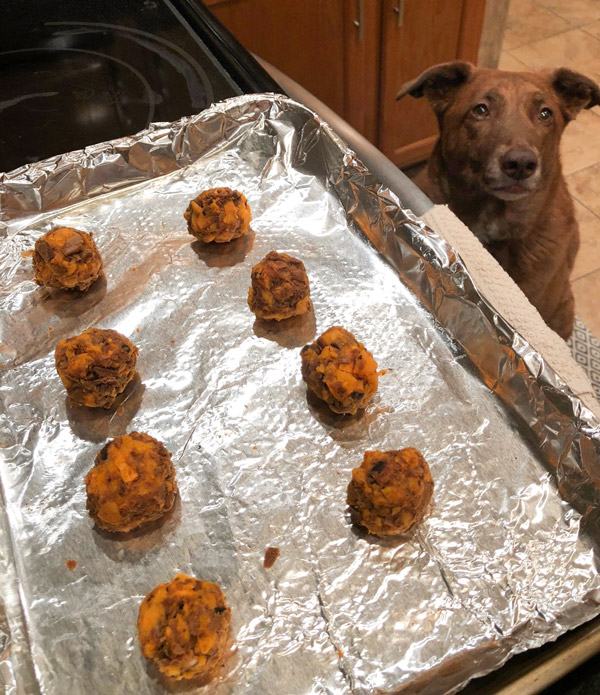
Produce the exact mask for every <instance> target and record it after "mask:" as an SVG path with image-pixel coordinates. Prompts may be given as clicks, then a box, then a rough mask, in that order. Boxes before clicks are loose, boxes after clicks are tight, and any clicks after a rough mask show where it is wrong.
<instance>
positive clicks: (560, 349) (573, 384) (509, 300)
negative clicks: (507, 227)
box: [422, 205, 600, 418]
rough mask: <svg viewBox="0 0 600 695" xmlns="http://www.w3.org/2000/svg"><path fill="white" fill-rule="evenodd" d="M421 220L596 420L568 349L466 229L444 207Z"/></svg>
mask: <svg viewBox="0 0 600 695" xmlns="http://www.w3.org/2000/svg"><path fill="white" fill-rule="evenodd" d="M422 219H423V221H424V222H425V224H427V225H428V226H429V227H431V229H433V230H434V231H435V232H437V233H438V234H439V235H440V236H441V237H442V238H443V239H445V240H446V241H447V242H448V243H449V244H450V245H451V246H452V247H453V248H454V249H455V250H456V251H458V253H459V255H460V257H461V258H462V260H463V262H464V263H465V265H466V267H467V268H468V270H469V273H470V274H471V277H472V278H473V280H474V281H475V284H476V285H477V288H478V289H479V291H480V292H481V294H482V295H483V296H484V297H485V299H487V301H488V302H489V303H490V304H492V306H493V307H494V308H495V309H496V310H497V311H498V313H499V314H500V315H501V316H502V317H503V318H504V319H506V321H508V322H509V323H510V324H511V326H512V327H513V328H514V329H515V330H516V331H517V332H518V333H520V334H521V336H522V337H523V338H524V339H525V340H526V341H527V342H528V343H529V344H530V345H531V346H532V347H533V348H534V349H535V350H536V351H537V352H539V353H540V355H542V357H543V358H544V360H545V361H546V363H547V364H548V365H549V366H550V367H552V369H553V370H554V371H555V372H556V373H557V374H558V375H559V376H560V377H561V379H562V380H563V381H564V382H565V383H566V384H568V385H569V387H570V388H571V390H572V391H573V393H575V394H576V395H577V396H579V398H581V400H582V401H583V403H584V404H585V405H586V406H587V407H588V408H589V409H590V410H591V411H592V412H593V413H594V414H595V415H596V417H599V418H600V404H599V403H598V401H597V400H596V399H595V398H594V391H593V389H592V385H591V383H590V381H589V379H588V378H587V376H586V374H585V372H584V371H583V370H582V369H581V367H580V366H579V365H578V364H577V363H576V362H575V361H574V360H573V358H572V356H571V351H570V350H569V347H568V345H567V344H566V343H565V341H564V340H563V339H562V338H561V337H560V336H559V335H558V334H557V333H555V332H554V331H553V330H552V329H550V328H548V326H547V325H546V324H545V322H544V320H543V319H542V317H541V316H540V315H539V313H538V311H537V309H535V308H534V306H533V305H532V304H530V303H529V300H528V299H527V297H526V296H525V295H524V294H523V292H521V290H520V289H519V288H518V287H517V285H516V284H515V283H514V281H513V280H512V278H511V277H510V276H509V275H508V273H506V272H505V271H504V270H503V269H502V268H501V266H500V265H499V264H498V262H497V261H496V260H495V259H494V258H493V257H492V256H491V255H490V254H489V253H488V252H487V251H486V250H485V248H484V247H483V245H482V244H481V242H480V241H479V240H478V239H477V237H476V236H475V235H474V234H473V233H472V232H471V231H470V230H469V228H468V227H466V226H465V225H464V224H463V223H462V222H461V221H460V220H459V219H458V217H456V215H455V214H454V213H453V212H451V211H450V209H449V208H448V207H447V206H446V205H436V206H435V207H434V208H432V209H431V210H429V211H428V212H427V213H426V214H425V215H424V216H423V218H422Z"/></svg>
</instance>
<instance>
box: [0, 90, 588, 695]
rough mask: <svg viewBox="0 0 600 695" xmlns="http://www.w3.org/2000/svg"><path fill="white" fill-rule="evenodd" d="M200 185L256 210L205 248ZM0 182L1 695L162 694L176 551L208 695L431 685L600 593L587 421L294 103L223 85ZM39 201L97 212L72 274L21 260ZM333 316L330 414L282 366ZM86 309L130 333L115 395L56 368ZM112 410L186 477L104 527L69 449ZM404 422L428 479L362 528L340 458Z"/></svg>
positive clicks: (292, 367)
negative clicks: (401, 526)
mask: <svg viewBox="0 0 600 695" xmlns="http://www.w3.org/2000/svg"><path fill="white" fill-rule="evenodd" d="M218 185H227V186H231V187H232V188H238V189H240V190H242V191H243V192H244V193H245V195H246V197H247V198H248V201H249V203H250V206H251V209H252V212H253V222H252V234H251V235H250V237H249V238H248V239H242V240H240V241H239V242H234V243H233V244H232V245H229V246H227V247H226V248H223V249H221V248H219V249H213V248H208V247H203V246H202V245H200V244H199V243H197V242H192V241H191V237H189V236H188V234H187V232H186V227H185V221H184V220H183V217H182V213H183V211H184V210H185V208H186V206H187V203H188V201H189V200H190V199H191V198H192V197H194V196H195V195H197V193H198V192H200V191H201V190H203V189H205V188H208V187H213V186H218ZM0 202H1V212H0V225H2V228H1V230H0V232H1V233H2V235H3V236H4V237H5V238H4V242H3V245H4V254H3V258H2V260H1V261H0V278H1V294H0V307H1V314H0V329H1V339H2V343H1V346H0V365H1V368H2V384H1V387H0V389H1V390H0V393H1V397H2V405H3V409H2V414H1V416H0V417H1V420H0V443H1V447H2V449H1V450H2V468H1V478H0V482H1V486H2V487H1V493H2V497H1V500H0V501H1V502H2V507H1V508H0V526H1V529H0V530H1V531H2V538H1V545H0V564H1V566H2V570H3V572H2V576H1V577H0V589H1V591H2V597H3V598H2V604H1V605H0V679H1V680H0V682H1V683H3V685H4V688H5V691H6V692H7V693H11V695H12V693H18V694H21V693H26V694H27V695H32V693H35V692H40V693H43V694H44V695H63V694H64V693H70V694H72V695H84V694H86V693H90V692H95V693H106V694H107V695H108V694H110V695H113V694H114V693H117V692H136V693H140V695H150V694H155V693H162V692H164V690H165V689H167V690H169V691H172V692H179V690H180V689H179V688H178V687H175V686H171V685H168V684H166V683H165V682H164V681H162V680H161V679H160V678H159V677H158V676H157V673H156V671H155V669H154V667H153V666H152V665H151V664H149V663H148V662H146V661H145V660H144V659H143V658H142V656H141V654H140V650H139V647H138V644H137V641H136V627H135V626H136V619H137V611H138V607H139V604H140V602H141V600H142V598H143V596H144V595H145V594H146V593H147V592H148V591H150V589H152V588H153V587H154V586H155V585H156V584H157V583H159V582H164V581H168V580H169V579H171V577H172V576H173V574H175V572H177V571H182V572H186V573H188V574H192V575H195V576H198V577H200V578H203V579H208V580H211V581H216V582H218V583H219V584H220V585H221V586H222V587H223V589H224V591H225V593H226V595H227V599H228V603H229V604H230V605H231V607H232V626H233V629H232V633H233V639H234V642H235V645H236V649H235V653H234V654H233V655H232V656H231V658H230V659H229V660H228V662H227V665H226V668H225V669H224V672H223V674H222V677H221V678H219V679H218V680H217V681H215V682H213V684H212V685H211V686H210V687H209V688H208V689H207V690H210V692H214V693H217V694H218V695H232V694H233V693H248V694H256V695H271V694H272V695H280V694H281V693H286V695H296V694H297V695H308V694H309V693H311V694H312V693H314V694H315V695H316V694H317V693H318V694H319V695H325V694H327V695H333V694H336V695H337V694H340V695H341V694H347V693H352V694H354V695H366V694H367V693H368V694H375V693H382V694H383V693H390V694H391V693H403V694H404V693H419V694H420V695H441V694H442V693H452V692H456V691H457V690H459V689H460V688H461V687H462V686H464V685H465V684H466V683H467V682H468V681H469V680H470V679H471V678H473V677H474V676H477V675H481V674H484V673H487V672H489V671H491V670H493V669H495V668H497V667H499V666H500V665H501V664H502V663H503V662H504V661H505V660H506V659H507V658H508V657H509V656H511V655H512V654H515V653H517V652H520V651H523V650H525V649H528V648H531V647H535V646H538V645H541V644H543V643H544V642H547V641H549V640H553V639H555V638H556V637H558V636H559V635H560V634H562V633H563V632H565V631H566V630H568V629H571V628H573V627H575V626H577V625H579V624H581V623H583V622H585V621H587V620H589V619H591V618H593V617H594V616H595V615H597V614H598V613H599V612H600V579H599V576H598V557H597V540H598V521H599V520H598V509H599V508H600V505H599V504H598V503H599V501H600V499H599V496H600V493H599V480H600V471H599V455H598V454H599V448H600V425H599V423H598V421H597V420H596V419H595V418H594V416H593V414H592V413H591V412H590V411H589V410H587V409H586V408H585V407H584V406H583V405H582V403H581V402H580V401H579V400H578V399H577V398H576V397H575V396H574V395H573V394H572V393H571V392H570V391H569V389H568V388H567V386H566V385H565V384H564V383H562V382H561V380H560V379H559V377H558V376H557V375H556V374H554V373H553V371H552V370H551V368H550V367H549V366H548V365H546V364H545V363H544V360H543V358H542V357H541V356H540V355H539V354H537V353H536V352H535V351H534V350H532V348H531V347H530V346H529V345H528V344H527V343H525V342H524V341H523V340H522V338H521V337H520V336H519V335H518V334H516V333H515V332H514V331H513V330H512V329H511V327H510V326H509V325H507V323H506V322H505V321H504V320H503V319H502V317H501V316H498V315H497V313H496V312H495V311H494V309H493V307H492V306H490V305H489V304H488V303H487V302H486V301H485V300H484V299H483V298H482V297H481V296H480V295H479V294H478V292H477V288H476V287H475V286H474V285H473V282H472V280H471V278H470V277H469V274H468V272H467V270H466V269H465V267H464V265H463V264H462V262H461V260H460V258H459V257H458V256H457V254H456V253H455V252H454V250H453V249H452V248H451V247H449V246H448V245H447V244H446V243H445V242H444V241H442V240H441V239H440V238H439V237H438V236H437V235H435V234H434V233H433V232H432V231H431V230H429V229H428V228H427V227H426V226H425V225H424V224H423V223H422V222H420V221H419V220H417V219H415V218H414V216H413V215H412V214H411V213H410V211H408V210H407V209H405V208H404V207H403V205H402V203H401V201H399V200H398V199H397V198H396V197H395V196H394V195H393V194H392V193H391V192H390V191H388V190H386V189H384V188H382V187H381V186H380V185H379V184H378V183H377V181H375V180H374V179H373V177H372V176H371V175H370V174H369V172H368V171H367V170H366V169H365V168H364V167H363V165H362V164H361V163H360V162H359V161H358V160H357V159H356V157H355V155H354V154H353V153H352V152H351V151H349V150H348V149H347V147H346V146H345V144H344V143H343V142H342V141H341V140H340V139H339V138H338V137H337V136H336V135H335V134H334V133H333V132H332V131H331V130H330V128H329V127H328V126H327V125H326V124H325V123H323V122H322V121H321V120H320V119H319V118H318V117H317V116H315V114H313V113H312V112H310V111H309V110H308V109H306V108H305V107H303V106H301V105H299V104H297V103H295V102H293V101H291V100H289V99H287V98H285V97H282V96H276V95H248V96H243V97H236V98H234V99H230V100H227V101H225V102H223V103H221V104H217V105H215V106H214V107H211V108H210V109H208V110H206V111H204V112H202V113H201V114H199V115H198V116H194V117H192V118H187V119H182V120H180V121H178V122H176V123H174V124H155V125H154V126H153V127H152V128H150V129H149V130H147V131H144V132H142V133H140V134H138V135H137V136H134V137H130V138H123V139H121V140H118V141H114V142H110V143H102V144H99V145H96V146H93V147H89V148H86V149H85V150H83V151H79V152H73V153H69V154H66V155H62V156H60V157H54V158H52V159H50V160H46V161H44V162H40V163H37V164H31V165H27V166H24V167H22V168H20V169H18V170H15V171H14V172H11V173H8V174H4V175H2V177H1V178H0ZM57 224H62V225H69V226H74V227H78V228H81V229H84V230H86V231H93V232H94V236H95V239H96V243H97V244H98V247H99V249H100V252H101V254H102V256H103V259H104V264H105V280H104V281H99V282H98V283H96V285H95V286H94V287H93V288H92V290H90V292H88V293H87V294H86V295H85V296H82V297H79V298H76V299H73V298H69V297H65V296H64V295H61V294H60V293H52V294H50V293H48V292H46V291H44V290H42V289H40V288H38V287H36V286H35V285H34V283H33V281H32V271H31V265H30V263H31V262H30V260H29V259H24V258H23V257H22V255H21V254H22V252H24V251H27V250H29V249H31V248H32V247H33V244H34V242H35V239H36V238H37V237H38V236H39V235H40V234H42V233H43V232H45V231H47V230H48V229H50V228H51V227H53V226H55V225H57ZM272 249H276V250H278V251H284V252H288V253H290V254H292V255H295V256H297V257H299V258H301V259H302V260H303V262H304V264H305V266H306V269H307V272H308V276H309V278H310V282H311V294H312V299H313V303H314V314H313V315H310V316H308V317H305V318H303V319H294V320H292V321H291V322H288V323H286V324H284V325H282V326H279V327H278V328H274V327H273V326H271V325H269V324H266V323H264V322H261V321H258V320H255V319H254V316H253V315H252V314H251V313H250V311H249V310H248V307H247V305H246V295H247V289H248V284H249V279H250V268H251V266H252V265H253V264H255V263H257V262H258V261H259V260H260V259H261V258H262V257H264V256H265V255H266V253H268V252H269V251H270V250H272ZM430 312H431V313H430ZM335 324H339V325H343V326H344V327H345V328H347V329H349V330H351V331H352V332H353V333H355V335H356V336H357V337H358V338H359V339H360V340H361V341H362V342H364V343H365V345H366V346H367V348H369V349H370V351H371V352H372V353H373V354H374V356H375V358H376V359H377V361H378V363H379V365H380V367H381V368H383V369H385V370H387V371H386V374H385V375H384V376H382V377H381V379H380V387H379V391H378V393H377V394H376V396H375V398H374V399H373V401H372V402H371V404H370V405H369V407H368V408H367V410H366V411H365V412H364V414H362V415H361V416H360V417H355V418H344V417H338V416H334V415H332V414H331V413H329V412H328V411H327V410H326V409H324V408H323V407H321V406H320V405H319V404H318V403H315V401H314V399H312V398H310V397H307V394H306V389H305V387H304V385H303V382H302V380H301V378H300V360H299V348H300V347H301V346H302V345H304V344H305V343H307V342H310V341H311V340H312V339H313V338H314V336H315V335H318V334H320V333H321V332H322V331H323V330H325V329H326V328H328V327H329V326H331V325H335ZM90 326H98V327H105V328H113V329H116V330H118V331H120V332H121V333H123V334H124V335H126V336H127V337H129V338H130V339H131V340H132V341H133V342H134V343H135V344H136V345H137V346H138V347H139V349H140V356H139V361H138V367H139V379H138V380H137V381H136V382H135V383H134V384H133V386H132V387H131V388H129V389H128V391H127V392H126V396H125V398H124V400H123V402H122V403H121V405H120V407H119V408H118V409H113V410H112V411H109V412H104V411H103V412H95V411H92V410H88V409H85V408H79V407H76V406H73V405H72V404H70V403H69V402H68V401H67V399H66V397H65V392H64V390H63V388H62V386H61V384H60V381H59V379H58V377H57V375H56V372H55V370H54V365H53V352H54V347H55V345H56V343H57V342H58V341H59V340H60V339H62V338H64V337H67V336H70V335H74V334H76V333H79V332H81V331H82V330H84V329H85V328H88V327H90ZM130 430H138V431H142V432H147V433H149V434H151V435H153V436H155V437H157V438H158V439H160V440H161V441H163V443H164V444H165V445H166V446H167V448H168V449H169V450H170V451H171V452H172V453H173V460H174V463H175V466H176V469H177V474H178V482H179V489H180V499H179V501H178V502H177V503H176V506H175V509H174V511H173V512H172V513H171V514H170V515H169V516H168V517H167V518H166V519H165V520H164V522H163V523H162V524H157V525H155V526H153V527H152V528H150V529H148V530H145V531H140V532H135V533H132V534H129V535H128V536H125V537H121V538H115V537H111V536H110V535H109V534H106V533H104V532H101V531H98V530H97V529H95V528H94V526H93V524H92V522H91V520H90V519H89V518H88V517H87V514H86V511H85V490H84V486H83V476H84V475H85V473H86V471H87V470H88V469H89V467H90V466H91V465H92V462H93V459H94V456H95V454H96V452H97V451H98V450H99V448H100V447H101V446H102V445H103V443H104V442H105V441H106V440H107V438H110V437H113V436H116V435H118V434H122V433H124V432H126V431H130ZM403 446H415V447H417V448H419V449H421V451H422V452H423V453H424V455H425V457H426V458H427V460H428V461H429V463H430V467H431V470H432V475H433V478H434V481H435V491H434V501H433V505H432V508H431V511H430V513H429V514H428V516H427V517H426V519H425V520H424V522H423V523H422V524H421V525H420V526H419V527H418V529H417V530H416V531H415V532H414V533H412V534H409V535H407V536H406V537H403V538H402V539H386V540H377V539H374V538H372V537H369V536H366V535H365V534H363V533H361V532H360V531H357V530H356V529H355V528H353V527H352V525H351V524H350V520H349V515H348V513H347V509H346V504H345V495H346V487H347V484H348V481H349V479H350V471H351V469H352V468H353V467H355V466H357V465H359V464H360V461H361V460H362V457H363V453H364V451H365V450H366V449H382V450H385V449H395V448H401V447H403ZM267 546H275V547H278V548H279V549H280V551H281V555H280V557H279V559H278V560H277V562H276V563H275V565H274V566H273V567H272V568H271V569H269V570H265V569H264V568H263V566H262V560H263V555H264V551H265V548H266V547H267ZM67 559H75V560H76V561H77V567H76V568H75V569H74V570H72V571H71V570H69V569H68V568H67V567H66V566H65V561H66V560H67ZM183 691H185V692H196V691H198V692H204V690H203V689H201V688H200V689H195V688H193V687H191V686H188V687H186V688H184V690H183Z"/></svg>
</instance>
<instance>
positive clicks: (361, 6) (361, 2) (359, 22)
mask: <svg viewBox="0 0 600 695" xmlns="http://www.w3.org/2000/svg"><path fill="white" fill-rule="evenodd" d="M354 26H355V27H356V29H357V30H358V40H359V41H362V40H363V38H364V36H365V0H358V15H357V17H356V19H355V20H354Z"/></svg>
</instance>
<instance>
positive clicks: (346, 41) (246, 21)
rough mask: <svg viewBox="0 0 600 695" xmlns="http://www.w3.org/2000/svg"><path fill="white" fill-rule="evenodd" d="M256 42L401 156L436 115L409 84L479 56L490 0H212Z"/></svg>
mask: <svg viewBox="0 0 600 695" xmlns="http://www.w3.org/2000/svg"><path fill="white" fill-rule="evenodd" d="M207 4H208V5H209V6H210V9H211V11H212V12H213V13H214V14H215V15H216V17H217V18H218V19H219V20H220V21H221V22H222V23H223V24H224V25H225V26H226V27H227V28H228V29H229V30H230V31H231V32H232V34H233V35H234V36H235V37H236V38H237V39H238V40H239V41H240V43H242V44H243V45H244V46H245V47H246V48H247V49H248V50H250V51H252V52H253V53H255V54H256V55H259V56H260V57H261V58H264V59H265V60H266V61H268V62H269V63H271V64H272V65H274V66H275V67H277V68H279V69H280V70H281V71H282V72H284V73H286V74H287V75H288V76H289V77H291V78H292V79H294V80H296V81H297V82H299V83H300V84H301V85H302V86H303V87H305V88H306V89H308V90H309V91H310V92H312V93H313V94H314V95H315V96H316V97H318V98H319V99H321V100H322V101H323V102H325V103H326V104H327V105H328V106H330V107H331V108H332V109H333V110H334V111H336V112H337V113H339V114H340V115H341V116H342V117H343V118H345V120H346V121H348V123H350V124H351V125H353V126H354V127H355V128H356V129H357V130H358V131H359V132H361V133H362V134H363V135H365V136H366V137H367V138H368V139H369V140H370V141H371V142H373V143H374V144H375V145H377V146H378V147H379V149H381V150H382V152H384V153H385V154H386V155H387V156H388V157H389V158H390V159H391V160H392V161H394V162H395V163H396V164H398V165H399V166H406V165H409V164H413V163H415V162H418V161H420V160H422V159H425V158H426V157H427V156H428V154H429V152H430V151H431V148H432V147H433V144H434V142H435V139H436V134H437V125H436V121H435V118H434V117H433V114H432V113H431V111H430V109H429V107H428V106H427V104H426V103H425V102H424V101H422V100H414V99H411V98H410V97H406V98H405V99H403V100H402V101H400V102H397V101H396V99H395V97H396V94H397V92H398V90H399V88H400V86H401V85H402V84H403V83H404V82H406V81H407V80H410V79H412V78H414V77H416V76H417V75H418V74H419V73H420V72H422V71H423V70H425V69H426V68H428V67H429V66H431V65H433V64H435V63H441V62H444V61H447V60H455V59H461V60H470V61H472V62H476V60H477V50H478V46H479V39H480V36H481V27H482V24H483V15H484V10H485V0H208V1H207Z"/></svg>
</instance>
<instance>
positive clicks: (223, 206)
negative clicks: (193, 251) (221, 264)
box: [183, 188, 252, 244]
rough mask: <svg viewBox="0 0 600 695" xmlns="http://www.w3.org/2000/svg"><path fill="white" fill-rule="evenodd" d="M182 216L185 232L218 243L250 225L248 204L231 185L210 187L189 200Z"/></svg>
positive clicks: (243, 231) (205, 241)
mask: <svg viewBox="0 0 600 695" xmlns="http://www.w3.org/2000/svg"><path fill="white" fill-rule="evenodd" d="M183 216H184V217H185V219H186V220H187V223H188V232H189V233H190V234H191V235H192V236H194V237H196V239H199V240H200V241H203V242H204V243H210V242H211V241H215V242H216V243H217V244H222V243H225V242H228V241H232V240H233V239H237V238H239V237H241V236H243V235H244V234H246V232H247V231H248V229H249V228H250V220H251V219H252V215H251V214H250V206H249V205H248V202H247V200H246V197H245V196H244V194H243V193H240V192H239V191H233V190H231V188H210V189H209V190H207V191H203V192H202V193H200V195H199V196H198V197H197V198H194V200H191V201H190V204H189V205H188V208H187V210H186V211H185V212H184V213H183Z"/></svg>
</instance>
